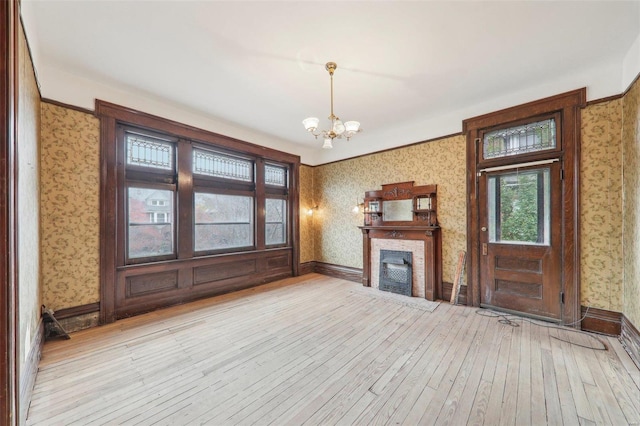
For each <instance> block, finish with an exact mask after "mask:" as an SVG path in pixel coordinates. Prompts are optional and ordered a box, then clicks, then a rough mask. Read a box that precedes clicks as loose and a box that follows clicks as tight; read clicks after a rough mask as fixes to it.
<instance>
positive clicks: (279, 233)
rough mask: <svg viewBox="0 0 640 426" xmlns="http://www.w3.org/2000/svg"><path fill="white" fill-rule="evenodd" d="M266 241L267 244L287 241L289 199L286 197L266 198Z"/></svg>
mask: <svg viewBox="0 0 640 426" xmlns="http://www.w3.org/2000/svg"><path fill="white" fill-rule="evenodd" d="M265 242H266V244H267V245H276V244H285V243H286V242H287V200H285V199H278V198H267V199H266V203H265Z"/></svg>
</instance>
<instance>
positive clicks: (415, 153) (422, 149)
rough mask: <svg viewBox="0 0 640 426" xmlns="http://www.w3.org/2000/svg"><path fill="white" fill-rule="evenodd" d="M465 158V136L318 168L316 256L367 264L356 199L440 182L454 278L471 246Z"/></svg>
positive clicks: (448, 267) (447, 265) (445, 249)
mask: <svg viewBox="0 0 640 426" xmlns="http://www.w3.org/2000/svg"><path fill="white" fill-rule="evenodd" d="M465 164H466V157H465V138H464V136H453V137H449V138H444V139H439V140H437V141H433V142H427V143H423V144H419V145H413V146H410V147H406V148H400V149H396V150H392V151H387V152H382V153H379V154H372V155H368V156H365V157H359V158H355V159H352V160H345V161H340V162H337V163H331V164H326V165H323V166H318V167H315V168H314V175H313V185H314V198H315V202H316V203H317V204H318V206H319V209H318V212H317V214H314V232H313V235H314V248H315V259H314V260H317V261H321V262H327V263H333V264H337V265H344V266H351V267H354V268H362V249H361V247H362V233H361V232H360V230H359V229H358V228H357V226H359V225H362V223H363V217H362V213H358V214H354V213H352V211H351V210H352V209H353V207H354V205H355V204H356V202H361V201H362V197H363V196H364V193H365V192H366V191H371V190H376V189H380V186H381V185H383V184H387V183H394V182H404V181H415V184H416V185H427V184H436V185H438V220H439V222H440V226H441V228H442V268H443V270H442V277H443V280H444V281H448V282H452V281H453V275H454V274H455V267H456V262H457V253H458V251H460V250H466V244H467V239H466V226H467V225H466V202H467V196H466V182H465V171H466V167H465Z"/></svg>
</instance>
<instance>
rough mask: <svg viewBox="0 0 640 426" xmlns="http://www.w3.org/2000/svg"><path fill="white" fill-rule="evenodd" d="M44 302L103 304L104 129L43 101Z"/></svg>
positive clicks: (60, 305) (55, 307) (87, 118)
mask: <svg viewBox="0 0 640 426" xmlns="http://www.w3.org/2000/svg"><path fill="white" fill-rule="evenodd" d="M41 113H42V116H41V120H42V131H41V171H40V173H41V175H40V179H41V181H40V182H41V187H40V191H41V195H40V197H41V198H40V205H41V223H40V227H41V253H42V299H43V301H42V303H44V304H45V305H46V306H48V307H50V308H51V309H53V310H58V309H62V308H70V307H74V306H79V305H84V304H88V303H94V302H97V301H99V300H100V279H99V277H100V271H99V261H100V246H99V238H100V216H99V215H100V212H99V208H100V204H99V197H100V138H99V136H100V127H99V121H98V119H97V118H95V117H94V116H93V115H90V114H86V113H82V112H78V111H75V110H71V109H68V108H62V107H59V106H56V105H52V104H49V103H45V102H43V103H42V109H41Z"/></svg>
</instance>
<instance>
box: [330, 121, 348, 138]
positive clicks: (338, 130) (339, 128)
mask: <svg viewBox="0 0 640 426" xmlns="http://www.w3.org/2000/svg"><path fill="white" fill-rule="evenodd" d="M344 130H345V127H344V124H342V121H340V119H336V121H334V122H333V131H334V132H335V134H336V135H341V134H343V133H344Z"/></svg>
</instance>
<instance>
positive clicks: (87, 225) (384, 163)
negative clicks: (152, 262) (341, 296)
mask: <svg viewBox="0 0 640 426" xmlns="http://www.w3.org/2000/svg"><path fill="white" fill-rule="evenodd" d="M638 114H640V85H639V84H636V85H635V86H634V87H633V89H632V90H631V91H630V92H629V93H628V94H627V95H626V96H625V97H624V98H623V99H618V100H613V101H609V102H603V103H598V104H593V105H590V106H588V107H587V108H586V109H584V110H583V112H582V164H581V170H580V176H581V239H582V241H581V252H582V253H581V259H580V262H581V269H582V282H581V286H582V293H581V302H582V304H583V305H587V306H593V307H596V308H600V309H607V310H612V311H618V312H619V311H622V312H624V313H625V315H626V316H627V317H628V318H630V319H631V320H632V322H633V323H634V324H640V284H638V283H640V268H639V267H638V266H637V265H638V264H640V236H639V235H638V232H637V230H636V227H637V226H636V222H637V221H640V174H638V172H637V171H636V170H637V168H638V166H639V165H640V147H639V143H640V142H639V141H640V136H639V135H640V132H639V131H638V130H639V129H638V126H640V116H639V115H638ZM41 121H42V134H41V163H42V164H41V171H40V173H41V177H40V179H41V230H42V231H41V246H42V249H41V256H42V260H41V265H42V266H41V267H42V283H43V285H42V299H43V300H42V303H44V304H46V305H47V306H49V307H51V308H52V309H54V310H56V309H62V308H67V307H73V306H79V305H83V304H87V303H93V302H97V301H99V297H100V290H99V122H98V120H97V119H96V118H95V117H93V116H92V115H90V114H86V113H82V112H78V111H74V110H70V109H67V108H62V107H59V106H55V105H52V104H48V103H42V116H41ZM465 162H466V157H465V137H464V136H463V135H458V136H452V137H448V138H443V139H439V140H435V141H431V142H426V143H422V144H418V145H413V146H409V147H405V148H399V149H396V150H390V151H387V152H382V153H377V154H371V155H367V156H363V157H358V158H354V159H350V160H344V161H340V162H335V163H330V164H325V165H321V166H317V167H310V166H304V165H302V166H301V167H300V210H301V211H300V242H301V247H300V261H301V262H302V263H305V262H309V261H314V260H315V261H321V262H327V263H333V264H337V265H344V266H351V267H355V268H362V250H361V247H362V234H361V232H360V230H359V229H358V228H357V226H359V225H362V222H363V217H362V213H353V212H352V210H353V207H354V206H355V205H356V204H357V203H360V202H362V197H363V195H364V193H365V191H368V190H373V189H379V188H380V186H381V185H382V184H386V183H393V182H403V181H410V180H413V181H415V184H416V185H426V184H436V185H438V219H439V222H440V226H441V228H442V248H443V256H442V257H443V265H442V266H443V271H442V274H443V280H444V281H447V282H451V281H453V275H454V273H455V266H456V262H457V253H458V252H459V251H460V250H466V203H467V195H466V182H465V173H466V168H465ZM623 162H624V167H622V166H623ZM621 168H623V169H624V175H623V174H622V172H621ZM623 188H624V199H625V204H624V210H623V204H622V200H623ZM316 205H317V206H318V209H316V210H314V212H313V215H308V214H307V210H308V209H310V208H311V207H313V206H316ZM623 225H624V233H623V230H622V229H623ZM623 246H624V247H625V250H624V256H623V249H622V248H623ZM623 271H624V274H623ZM623 275H624V281H625V282H624V286H623Z"/></svg>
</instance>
